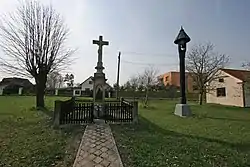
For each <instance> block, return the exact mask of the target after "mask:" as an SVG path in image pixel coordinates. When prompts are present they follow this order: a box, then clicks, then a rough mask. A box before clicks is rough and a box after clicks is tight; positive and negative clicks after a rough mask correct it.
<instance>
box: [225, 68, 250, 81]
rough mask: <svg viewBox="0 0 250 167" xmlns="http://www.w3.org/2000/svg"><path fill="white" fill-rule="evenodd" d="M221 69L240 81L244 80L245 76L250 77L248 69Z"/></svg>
mask: <svg viewBox="0 0 250 167" xmlns="http://www.w3.org/2000/svg"><path fill="white" fill-rule="evenodd" d="M221 70H222V71H224V72H226V73H228V74H229V75H232V76H234V77H235V78H238V79H240V80H242V81H246V79H247V76H248V77H250V71H248V70H237V69H225V68H223V69H221Z"/></svg>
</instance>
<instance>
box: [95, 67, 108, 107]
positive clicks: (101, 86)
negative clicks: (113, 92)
mask: <svg viewBox="0 0 250 167" xmlns="http://www.w3.org/2000/svg"><path fill="white" fill-rule="evenodd" d="M93 81H94V87H93V99H94V102H96V101H99V102H104V99H105V85H106V79H105V74H104V73H102V72H101V73H99V72H97V73H94V78H93Z"/></svg>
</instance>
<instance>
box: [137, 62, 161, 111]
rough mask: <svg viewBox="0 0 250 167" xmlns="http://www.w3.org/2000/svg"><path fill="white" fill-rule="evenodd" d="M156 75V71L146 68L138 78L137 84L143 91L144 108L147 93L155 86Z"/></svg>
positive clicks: (146, 103) (146, 101)
mask: <svg viewBox="0 0 250 167" xmlns="http://www.w3.org/2000/svg"><path fill="white" fill-rule="evenodd" d="M157 74H158V70H156V69H155V68H153V67H147V68H146V69H145V70H144V71H143V72H142V73H141V74H139V77H138V83H140V84H141V85H143V87H144V88H145V89H146V90H145V100H144V107H147V106H148V92H149V90H150V88H151V87H152V86H153V85H155V84H157Z"/></svg>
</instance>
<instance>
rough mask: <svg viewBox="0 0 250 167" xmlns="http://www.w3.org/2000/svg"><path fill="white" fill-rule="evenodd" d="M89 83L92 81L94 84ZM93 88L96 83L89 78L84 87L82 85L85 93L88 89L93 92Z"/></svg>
mask: <svg viewBox="0 0 250 167" xmlns="http://www.w3.org/2000/svg"><path fill="white" fill-rule="evenodd" d="M89 81H91V82H92V84H89ZM93 86H94V82H93V81H92V79H91V78H89V79H88V80H86V81H85V82H83V83H82V85H81V87H82V90H83V91H85V90H86V89H90V90H93Z"/></svg>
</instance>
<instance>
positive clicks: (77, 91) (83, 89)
mask: <svg viewBox="0 0 250 167" xmlns="http://www.w3.org/2000/svg"><path fill="white" fill-rule="evenodd" d="M93 79H94V77H92V76H90V77H89V78H87V79H86V80H85V81H83V82H82V83H81V84H80V85H79V87H74V90H73V95H74V96H81V95H85V94H91V93H93V87H94V81H93ZM105 90H106V91H107V92H112V87H111V86H110V85H109V84H107V83H106V85H105Z"/></svg>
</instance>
